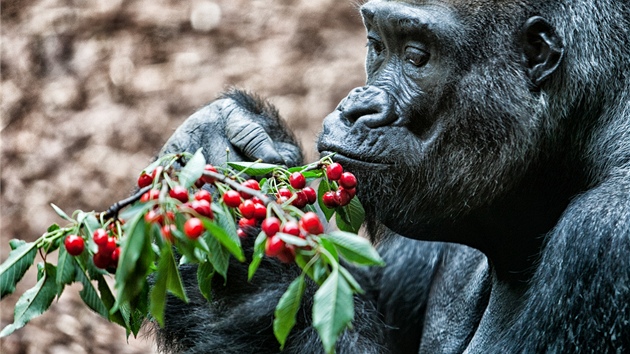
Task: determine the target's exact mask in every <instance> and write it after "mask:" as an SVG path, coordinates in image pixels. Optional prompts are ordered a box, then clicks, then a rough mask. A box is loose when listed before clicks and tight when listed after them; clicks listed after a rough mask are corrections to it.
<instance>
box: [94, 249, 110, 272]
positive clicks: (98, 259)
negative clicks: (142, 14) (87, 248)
mask: <svg viewBox="0 0 630 354" xmlns="http://www.w3.org/2000/svg"><path fill="white" fill-rule="evenodd" d="M92 260H93V261H94V265H95V266H96V267H97V268H101V269H105V268H107V267H109V264H110V263H111V261H112V258H111V254H105V253H103V252H100V251H99V252H98V253H95V254H94V257H92Z"/></svg>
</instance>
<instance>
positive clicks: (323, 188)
mask: <svg viewBox="0 0 630 354" xmlns="http://www.w3.org/2000/svg"><path fill="white" fill-rule="evenodd" d="M329 190H330V184H328V181H326V179H324V178H322V179H321V180H320V181H319V187H317V203H318V204H319V208H320V209H321V210H322V213H324V216H325V217H326V221H330V218H331V217H332V216H333V214H334V213H335V211H334V210H333V209H329V208H328V207H327V206H326V205H324V201H323V200H322V196H323V195H324V193H326V192H328V191H329Z"/></svg>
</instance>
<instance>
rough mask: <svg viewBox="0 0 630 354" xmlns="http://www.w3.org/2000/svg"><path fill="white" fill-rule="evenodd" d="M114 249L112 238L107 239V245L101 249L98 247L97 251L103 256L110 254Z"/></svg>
mask: <svg viewBox="0 0 630 354" xmlns="http://www.w3.org/2000/svg"><path fill="white" fill-rule="evenodd" d="M115 249H116V239H115V238H113V237H108V238H107V243H106V244H105V246H103V247H99V248H98V251H99V252H100V253H103V254H112V252H114V250H115Z"/></svg>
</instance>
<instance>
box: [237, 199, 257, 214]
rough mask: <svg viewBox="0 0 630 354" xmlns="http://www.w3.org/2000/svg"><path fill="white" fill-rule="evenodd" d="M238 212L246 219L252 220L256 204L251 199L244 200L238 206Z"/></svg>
mask: <svg viewBox="0 0 630 354" xmlns="http://www.w3.org/2000/svg"><path fill="white" fill-rule="evenodd" d="M238 210H239V211H240V212H241V215H243V217H244V218H246V219H253V218H254V215H255V213H256V204H255V203H254V202H252V200H251V199H248V200H245V201H244V202H242V203H241V205H239V206H238Z"/></svg>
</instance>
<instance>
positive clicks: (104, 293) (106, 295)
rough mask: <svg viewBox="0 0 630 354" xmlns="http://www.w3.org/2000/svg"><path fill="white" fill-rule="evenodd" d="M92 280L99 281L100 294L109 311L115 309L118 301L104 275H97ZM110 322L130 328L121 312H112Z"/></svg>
mask: <svg viewBox="0 0 630 354" xmlns="http://www.w3.org/2000/svg"><path fill="white" fill-rule="evenodd" d="M92 279H94V280H96V281H97V283H98V292H99V293H100V294H101V300H102V301H103V304H104V305H105V307H107V309H108V311H110V310H111V309H112V308H113V307H114V304H115V303H116V299H115V298H114V294H112V291H111V289H110V288H109V285H108V284H107V281H105V277H103V275H102V274H96V275H95V276H92ZM109 320H110V321H111V322H114V323H117V324H119V325H121V326H123V327H125V328H128V327H127V323H126V322H125V319H124V318H123V316H122V313H121V312H120V310H115V311H110V313H109Z"/></svg>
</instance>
